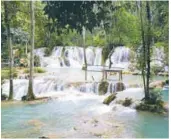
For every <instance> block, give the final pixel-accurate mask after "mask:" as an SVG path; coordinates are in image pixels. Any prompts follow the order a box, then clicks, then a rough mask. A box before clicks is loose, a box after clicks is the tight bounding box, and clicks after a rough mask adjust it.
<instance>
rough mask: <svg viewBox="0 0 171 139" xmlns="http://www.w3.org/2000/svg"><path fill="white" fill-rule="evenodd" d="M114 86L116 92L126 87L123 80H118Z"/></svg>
mask: <svg viewBox="0 0 171 139" xmlns="http://www.w3.org/2000/svg"><path fill="white" fill-rule="evenodd" d="M114 88H115V92H119V91H123V90H125V89H126V87H125V84H124V83H123V82H117V83H116V84H115V86H114Z"/></svg>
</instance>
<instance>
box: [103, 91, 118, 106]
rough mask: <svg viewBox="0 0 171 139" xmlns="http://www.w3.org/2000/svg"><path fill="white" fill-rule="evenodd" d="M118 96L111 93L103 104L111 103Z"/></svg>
mask: <svg viewBox="0 0 171 139" xmlns="http://www.w3.org/2000/svg"><path fill="white" fill-rule="evenodd" d="M115 98H116V93H114V94H111V95H109V96H108V97H107V98H105V100H104V101H103V104H107V105H109V104H110V103H111V102H112V101H113V100H114V99H115Z"/></svg>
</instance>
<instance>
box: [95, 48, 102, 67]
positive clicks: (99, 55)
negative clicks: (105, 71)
mask: <svg viewBox="0 0 171 139" xmlns="http://www.w3.org/2000/svg"><path fill="white" fill-rule="evenodd" d="M101 63H102V49H101V48H96V49H95V60H94V65H101Z"/></svg>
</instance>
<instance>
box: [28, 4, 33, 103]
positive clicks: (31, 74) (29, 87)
mask: <svg viewBox="0 0 171 139" xmlns="http://www.w3.org/2000/svg"><path fill="white" fill-rule="evenodd" d="M30 16H31V50H30V72H29V73H30V75H29V85H28V93H27V96H26V100H34V99H35V96H34V93H33V68H34V53H33V51H34V31H35V19H34V18H35V17H34V2H33V1H30Z"/></svg>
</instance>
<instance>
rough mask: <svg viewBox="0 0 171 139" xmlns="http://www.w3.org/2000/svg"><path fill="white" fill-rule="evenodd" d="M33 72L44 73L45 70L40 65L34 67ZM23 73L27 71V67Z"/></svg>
mask: <svg viewBox="0 0 171 139" xmlns="http://www.w3.org/2000/svg"><path fill="white" fill-rule="evenodd" d="M34 72H35V73H45V72H46V71H45V70H44V69H43V68H41V67H34ZM24 73H29V69H25V70H24Z"/></svg>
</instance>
